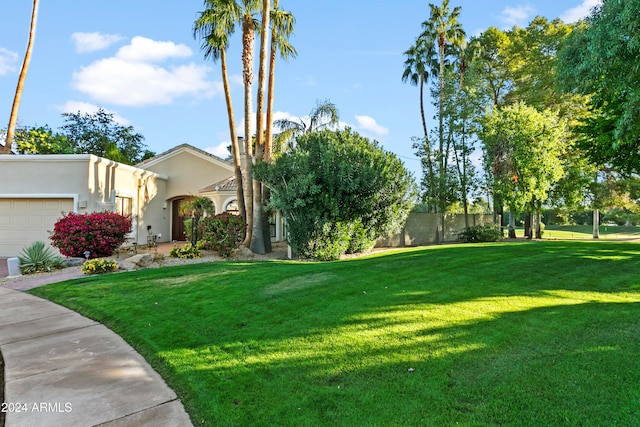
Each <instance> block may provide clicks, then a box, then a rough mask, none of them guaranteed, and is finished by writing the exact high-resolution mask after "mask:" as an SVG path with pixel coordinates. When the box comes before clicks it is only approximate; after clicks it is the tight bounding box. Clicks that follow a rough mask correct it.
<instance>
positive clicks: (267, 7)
mask: <svg viewBox="0 0 640 427" xmlns="http://www.w3.org/2000/svg"><path fill="white" fill-rule="evenodd" d="M270 12H271V0H262V30H261V31H260V64H259V70H258V100H257V102H258V109H257V112H256V116H257V117H256V154H255V159H256V161H261V160H262V158H263V154H264V134H263V131H262V129H263V125H264V123H263V121H264V120H263V118H262V114H263V112H264V88H265V85H266V74H265V73H266V71H265V69H266V63H267V33H268V31H267V30H268V29H269V18H270ZM263 214H264V209H263V206H262V183H261V182H260V181H258V180H254V181H253V232H252V233H251V242H250V249H251V251H252V252H254V253H257V254H264V253H265V240H266V239H265V236H264V232H263V231H264V230H263V227H262V222H263V218H262V216H263Z"/></svg>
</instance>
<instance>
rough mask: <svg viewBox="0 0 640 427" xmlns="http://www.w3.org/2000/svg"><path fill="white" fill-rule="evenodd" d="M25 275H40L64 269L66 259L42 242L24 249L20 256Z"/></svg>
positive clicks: (22, 270) (21, 268) (21, 267)
mask: <svg viewBox="0 0 640 427" xmlns="http://www.w3.org/2000/svg"><path fill="white" fill-rule="evenodd" d="M18 260H19V261H20V271H21V272H22V273H23V274H31V273H39V272H45V271H51V270H55V269H57V268H62V267H64V259H63V258H62V257H61V256H60V255H58V254H56V253H55V252H54V251H53V250H52V249H51V248H48V247H46V246H45V245H44V243H42V242H35V243H33V244H32V245H31V246H27V247H26V248H23V249H22V251H21V252H20V255H18Z"/></svg>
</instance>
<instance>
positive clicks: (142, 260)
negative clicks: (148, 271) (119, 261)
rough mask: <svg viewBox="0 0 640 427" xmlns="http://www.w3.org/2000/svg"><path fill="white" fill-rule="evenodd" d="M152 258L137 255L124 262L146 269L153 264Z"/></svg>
mask: <svg viewBox="0 0 640 427" xmlns="http://www.w3.org/2000/svg"><path fill="white" fill-rule="evenodd" d="M153 260H154V256H153V255H152V254H138V255H134V256H132V257H130V258H127V259H125V260H124V262H128V263H131V264H135V265H137V266H138V267H140V268H146V267H149V266H151V264H153Z"/></svg>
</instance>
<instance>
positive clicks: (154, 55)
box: [116, 36, 193, 62]
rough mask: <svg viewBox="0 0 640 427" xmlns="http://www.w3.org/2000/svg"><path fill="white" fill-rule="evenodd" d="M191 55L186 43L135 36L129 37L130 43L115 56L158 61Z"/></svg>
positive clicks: (125, 59)
mask: <svg viewBox="0 0 640 427" xmlns="http://www.w3.org/2000/svg"><path fill="white" fill-rule="evenodd" d="M191 55H193V52H192V51H191V49H189V47H187V46H186V45H183V44H175V43H173V42H159V41H155V40H151V39H148V38H146V37H140V36H137V37H134V38H133V39H131V44H128V45H126V46H123V47H121V48H120V50H118V53H117V54H116V58H118V59H120V60H122V61H125V62H160V61H164V60H166V59H169V58H188V57H190V56H191Z"/></svg>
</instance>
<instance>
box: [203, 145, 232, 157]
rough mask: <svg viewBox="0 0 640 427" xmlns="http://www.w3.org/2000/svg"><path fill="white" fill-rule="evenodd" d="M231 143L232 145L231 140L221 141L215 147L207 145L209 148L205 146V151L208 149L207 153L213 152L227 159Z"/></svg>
mask: <svg viewBox="0 0 640 427" xmlns="http://www.w3.org/2000/svg"><path fill="white" fill-rule="evenodd" d="M230 145H231V142H229V141H227V142H221V143H220V144H218V145H216V146H215V147H207V148H205V149H204V151H206V152H207V153H211V154H213V155H214V156H218V157H220V158H221V159H226V158H227V157H229V155H230V153H229V150H228V148H227V147H229V146H230Z"/></svg>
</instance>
